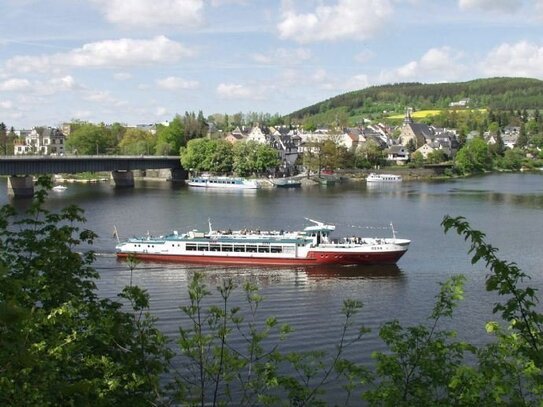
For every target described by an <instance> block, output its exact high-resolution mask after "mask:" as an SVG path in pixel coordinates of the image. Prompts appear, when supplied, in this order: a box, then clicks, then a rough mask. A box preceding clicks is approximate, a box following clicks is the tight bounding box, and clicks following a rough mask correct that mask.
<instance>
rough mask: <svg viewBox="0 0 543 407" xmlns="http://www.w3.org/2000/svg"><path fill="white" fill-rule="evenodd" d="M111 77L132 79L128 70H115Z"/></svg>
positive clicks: (124, 79) (123, 79) (121, 79)
mask: <svg viewBox="0 0 543 407" xmlns="http://www.w3.org/2000/svg"><path fill="white" fill-rule="evenodd" d="M113 78H114V79H116V80H118V81H127V80H129V79H132V75H131V74H129V73H128V72H117V73H116V74H114V75H113Z"/></svg>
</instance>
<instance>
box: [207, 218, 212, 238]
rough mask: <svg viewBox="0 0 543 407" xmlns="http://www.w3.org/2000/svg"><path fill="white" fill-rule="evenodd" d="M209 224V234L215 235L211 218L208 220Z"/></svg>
mask: <svg viewBox="0 0 543 407" xmlns="http://www.w3.org/2000/svg"><path fill="white" fill-rule="evenodd" d="M207 223H208V224H209V233H210V234H211V233H213V227H212V226H211V218H207Z"/></svg>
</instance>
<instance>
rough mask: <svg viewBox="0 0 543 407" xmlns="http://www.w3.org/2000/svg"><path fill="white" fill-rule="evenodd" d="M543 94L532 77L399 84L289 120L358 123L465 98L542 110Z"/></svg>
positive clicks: (476, 103) (345, 97)
mask: <svg viewBox="0 0 543 407" xmlns="http://www.w3.org/2000/svg"><path fill="white" fill-rule="evenodd" d="M541 92H543V82H542V81H540V80H537V79H530V78H489V79H477V80H473V81H468V82H456V83H436V84H422V83H398V84H392V85H380V86H372V87H369V88H366V89H362V90H358V91H354V92H349V93H345V94H342V95H338V96H335V97H333V98H330V99H327V100H325V101H322V102H319V103H316V104H314V105H312V106H308V107H306V108H304V109H301V110H298V111H296V112H293V113H291V114H290V115H289V116H288V117H289V118H290V119H293V120H296V121H303V123H309V122H313V123H315V124H317V125H319V124H321V125H322V124H326V125H328V124H333V123H335V115H336V113H337V112H344V113H346V114H347V115H348V116H349V117H350V118H351V119H354V120H353V121H355V122H356V120H359V118H360V116H361V114H363V115H365V116H366V117H382V116H383V112H384V111H387V112H399V113H401V112H403V111H404V109H405V107H406V106H414V107H416V108H417V109H428V108H441V109H448V108H449V103H450V102H451V101H459V100H461V99H465V98H469V99H470V102H469V106H470V108H472V109H477V108H489V109H494V110H504V111H505V110H510V109H527V108H528V109H541V108H543V101H542V100H541ZM355 118H357V119H355ZM503 125H505V124H502V126H503ZM446 127H454V126H446Z"/></svg>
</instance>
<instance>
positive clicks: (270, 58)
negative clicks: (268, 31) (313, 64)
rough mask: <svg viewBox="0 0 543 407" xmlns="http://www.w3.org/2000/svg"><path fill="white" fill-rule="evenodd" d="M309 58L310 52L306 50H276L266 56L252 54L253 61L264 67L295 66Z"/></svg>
mask: <svg viewBox="0 0 543 407" xmlns="http://www.w3.org/2000/svg"><path fill="white" fill-rule="evenodd" d="M310 58H311V51H310V50H308V49H306V48H295V49H287V48H278V49H276V50H273V51H270V52H268V53H267V54H254V55H253V59H254V60H255V61H256V62H258V63H260V64H265V65H272V64H273V65H296V64H300V63H302V62H304V61H307V60H308V59H310Z"/></svg>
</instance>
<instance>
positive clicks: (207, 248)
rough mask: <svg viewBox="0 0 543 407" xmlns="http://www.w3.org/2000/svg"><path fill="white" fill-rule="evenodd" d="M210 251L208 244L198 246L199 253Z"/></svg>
mask: <svg viewBox="0 0 543 407" xmlns="http://www.w3.org/2000/svg"><path fill="white" fill-rule="evenodd" d="M208 250H209V245H207V244H199V245H198V251H208Z"/></svg>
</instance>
